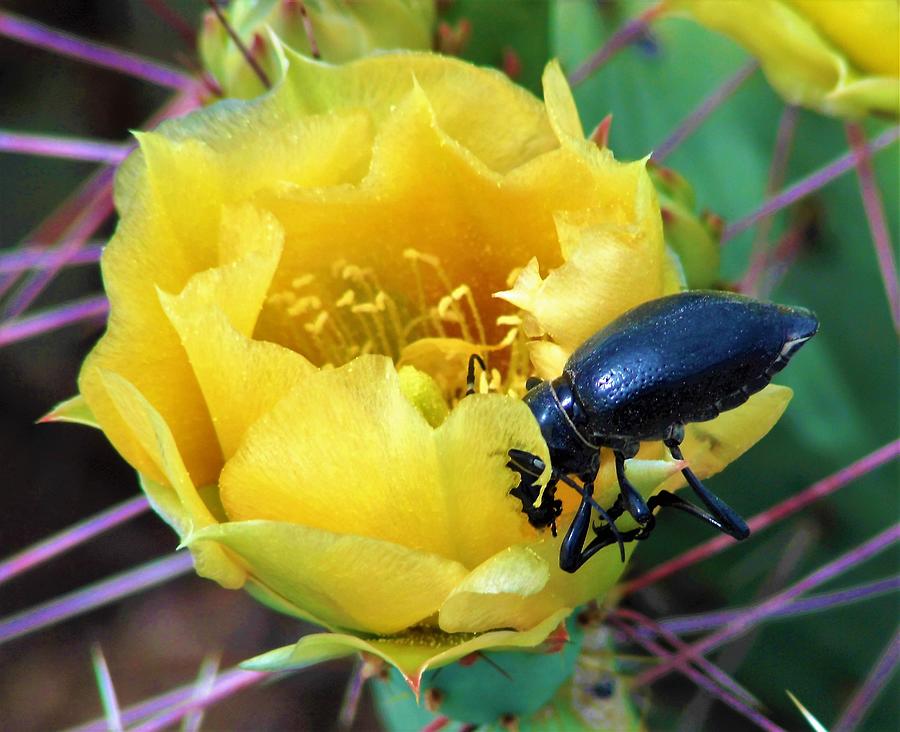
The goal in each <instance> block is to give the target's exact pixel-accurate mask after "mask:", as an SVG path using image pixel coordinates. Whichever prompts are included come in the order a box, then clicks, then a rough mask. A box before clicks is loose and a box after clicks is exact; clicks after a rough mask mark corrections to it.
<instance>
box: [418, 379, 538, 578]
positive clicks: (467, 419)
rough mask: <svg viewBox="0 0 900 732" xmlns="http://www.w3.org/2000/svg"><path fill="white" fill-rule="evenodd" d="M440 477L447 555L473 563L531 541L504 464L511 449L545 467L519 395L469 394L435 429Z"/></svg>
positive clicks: (515, 478)
mask: <svg viewBox="0 0 900 732" xmlns="http://www.w3.org/2000/svg"><path fill="white" fill-rule="evenodd" d="M434 443H435V446H436V450H437V457H438V465H439V475H440V479H441V490H442V494H441V496H440V500H441V507H440V509H439V510H440V512H441V513H442V514H443V516H444V519H445V521H446V523H447V527H448V528H447V533H448V536H449V537H451V542H452V544H451V546H452V548H451V550H450V553H449V554H448V556H451V557H454V558H457V559H458V560H459V561H460V562H462V563H463V564H465V565H466V566H467V567H476V566H478V565H479V564H481V563H482V562H483V561H485V560H486V559H488V558H489V557H491V556H493V555H494V554H496V553H497V552H499V551H502V550H503V549H504V548H506V547H508V546H511V545H514V544H518V543H521V542H523V541H529V540H532V539H533V537H534V529H532V528H531V527H530V526H529V524H528V521H527V519H526V517H525V514H523V513H522V504H521V503H520V502H519V500H518V499H516V498H514V497H512V496H510V495H508V494H509V491H510V490H512V489H513V488H514V487H515V486H516V485H517V484H518V481H519V476H518V474H516V473H514V472H513V471H512V470H510V469H509V468H507V467H506V463H507V461H508V459H509V458H508V456H507V453H508V451H509V450H510V449H511V448H517V449H520V450H525V451H527V452H530V453H532V454H534V455H537V456H538V457H539V458H541V459H542V460H543V461H544V463H545V465H548V466H549V465H550V456H549V454H548V452H547V445H546V443H545V442H544V440H543V439H542V438H541V433H540V430H539V428H538V425H537V422H536V421H535V419H534V415H532V413H531V410H529V409H528V407H527V406H526V405H525V403H524V402H522V401H521V400H520V399H514V398H513V397H507V396H501V395H499V394H473V395H471V396H468V397H466V398H465V399H463V400H462V401H461V402H460V403H459V404H458V405H457V406H456V408H455V409H454V410H453V411H452V412H451V413H450V416H449V417H448V418H447V419H446V420H445V421H444V423H443V424H442V425H441V426H440V427H439V428H438V429H437V430H435V433H434Z"/></svg>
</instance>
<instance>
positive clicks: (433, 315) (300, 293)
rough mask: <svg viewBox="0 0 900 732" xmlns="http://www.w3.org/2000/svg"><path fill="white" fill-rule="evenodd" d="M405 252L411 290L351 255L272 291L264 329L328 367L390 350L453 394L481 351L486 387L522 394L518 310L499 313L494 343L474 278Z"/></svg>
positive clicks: (523, 358)
mask: <svg viewBox="0 0 900 732" xmlns="http://www.w3.org/2000/svg"><path fill="white" fill-rule="evenodd" d="M403 259H404V266H406V267H408V268H409V284H410V286H409V288H408V290H407V291H405V292H397V291H389V290H387V289H386V288H384V287H382V285H381V283H380V281H379V277H378V273H377V272H376V271H375V270H374V269H372V268H371V267H360V266H358V265H356V264H353V263H351V262H347V261H345V260H336V261H334V262H333V263H332V264H331V266H330V267H329V268H328V270H326V272H325V273H324V274H322V273H317V274H312V273H307V274H303V275H301V276H298V277H295V278H294V279H293V280H292V281H291V283H290V287H289V288H286V289H283V290H281V291H278V292H274V293H272V294H270V295H269V297H268V298H267V300H266V304H265V306H264V312H263V317H262V318H261V319H260V320H261V323H262V327H261V330H262V331H263V332H261V333H258V334H257V335H258V336H261V337H263V338H266V339H267V340H273V341H275V342H278V343H280V344H282V345H284V346H287V347H288V348H291V349H292V350H295V351H297V352H298V353H301V354H303V355H304V356H305V357H306V358H308V359H309V360H310V361H312V362H313V363H315V364H316V365H318V366H320V367H323V368H327V367H333V366H339V365H341V364H344V363H347V362H348V361H351V360H352V359H354V358H356V357H357V356H360V355H363V354H368V353H381V354H385V355H387V356H390V357H391V358H392V359H393V360H394V361H395V362H397V363H411V364H412V365H414V366H417V367H419V368H420V369H421V370H424V371H427V372H429V373H430V374H431V376H433V377H435V378H436V379H437V381H438V383H440V384H442V385H443V386H445V387H447V391H448V394H447V396H448V397H450V398H455V397H456V396H458V395H457V394H456V392H458V391H459V388H460V387H461V386H462V385H463V384H464V381H465V365H466V362H467V360H468V357H469V355H471V354H472V353H479V354H481V355H482V356H483V357H484V358H485V360H487V361H489V362H490V364H491V365H492V366H493V368H491V369H489V372H488V373H487V374H486V375H484V376H482V378H481V381H480V384H479V389H480V390H481V391H484V390H489V391H501V392H507V391H511V390H512V391H516V392H518V393H521V386H522V384H524V380H525V377H526V376H527V375H528V370H527V369H528V353H527V347H526V345H525V337H524V335H523V334H522V332H521V331H522V329H521V327H520V326H521V321H520V319H519V317H518V316H516V315H512V314H510V315H502V316H500V317H498V318H497V323H496V324H497V326H499V328H500V333H501V334H502V338H501V340H500V342H499V343H495V344H490V343H488V336H487V332H486V330H485V322H484V319H483V318H482V316H481V313H480V311H479V306H478V298H477V297H476V293H474V292H473V291H472V289H471V288H470V287H469V286H468V285H467V284H465V283H459V284H455V283H453V282H452V281H451V280H450V277H449V276H448V275H447V272H446V270H445V269H444V267H443V266H442V265H441V262H440V259H439V258H438V257H436V256H434V255H431V254H426V253H423V252H420V251H417V250H415V249H406V250H405V251H404V252H403ZM427 293H439V294H438V295H437V296H435V295H434V294H431V295H429V294H427ZM440 354H442V355H443V358H438V357H437V356H438V355H440ZM429 355H430V356H434V357H428V356H429ZM423 362H424V363H423ZM442 362H443V363H442ZM436 371H437V372H439V373H435V372H436ZM451 371H452V372H453V373H450V372H451Z"/></svg>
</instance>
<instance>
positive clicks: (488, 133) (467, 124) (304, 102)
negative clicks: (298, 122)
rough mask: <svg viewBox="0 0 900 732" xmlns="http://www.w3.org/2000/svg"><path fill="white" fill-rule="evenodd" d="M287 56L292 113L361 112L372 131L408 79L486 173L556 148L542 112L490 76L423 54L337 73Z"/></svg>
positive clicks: (373, 60) (372, 60)
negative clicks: (370, 122)
mask: <svg viewBox="0 0 900 732" xmlns="http://www.w3.org/2000/svg"><path fill="white" fill-rule="evenodd" d="M287 56H288V59H289V61H290V69H289V70H288V73H287V81H286V84H285V86H286V88H287V89H286V91H287V90H288V89H289V90H291V91H292V92H293V95H294V96H293V104H294V110H293V111H294V113H295V114H300V113H304V114H320V113H323V112H335V111H336V112H342V111H345V110H347V109H366V110H368V111H369V113H370V114H371V115H372V117H373V118H374V120H375V122H376V125H379V124H380V123H381V121H382V120H383V119H385V118H386V117H388V115H389V114H393V113H394V112H395V110H394V109H393V108H392V107H393V106H394V105H396V104H397V103H398V102H399V101H400V100H401V99H403V98H404V97H405V96H406V95H407V94H408V93H409V92H410V90H411V88H412V86H413V78H415V80H416V82H417V83H418V84H420V85H421V87H422V89H423V90H424V91H425V94H426V95H427V96H428V98H430V99H432V100H433V102H434V106H435V108H436V109H437V110H438V115H439V116H438V123H439V125H440V127H441V129H442V130H444V131H445V132H446V133H447V135H448V136H449V137H450V138H452V139H453V140H455V141H456V142H458V143H459V144H460V145H462V146H463V147H465V148H466V149H467V150H469V151H471V152H472V153H473V154H474V155H475V156H476V157H478V159H479V160H481V161H483V162H484V163H485V164H486V165H488V166H489V167H490V168H491V169H493V170H496V171H498V172H504V171H506V170H509V169H511V168H512V167H514V166H516V165H518V164H520V163H521V162H522V161H523V160H528V159H530V158H532V157H534V156H535V155H539V154H540V153H542V152H545V151H547V150H550V149H553V148H554V147H556V144H557V143H556V139H555V137H554V135H553V133H552V131H551V130H550V126H549V124H548V123H547V116H546V113H545V111H544V108H543V105H541V103H540V102H539V101H538V100H537V99H535V98H534V97H533V96H532V95H531V94H529V93H528V92H526V91H525V90H524V89H522V88H521V87H519V86H516V85H515V84H510V83H509V80H508V79H507V78H506V77H505V75H503V74H502V73H500V72H498V71H495V70H493V69H486V68H477V67H474V66H471V65H469V64H466V63H464V62H462V61H457V60H456V59H452V58H449V57H446V56H437V55H433V54H422V53H395V54H390V55H380V56H372V57H369V58H365V59H361V60H359V61H355V62H353V63H349V64H343V65H340V66H328V65H325V64H321V63H319V62H316V61H313V60H311V59H308V58H305V57H302V56H300V55H298V54H295V53H293V52H291V51H290V50H288V51H287ZM372 79H378V83H377V84H373V83H372Z"/></svg>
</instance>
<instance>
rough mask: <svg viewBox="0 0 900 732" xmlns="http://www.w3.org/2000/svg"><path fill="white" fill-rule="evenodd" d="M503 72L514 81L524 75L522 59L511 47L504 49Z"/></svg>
mask: <svg viewBox="0 0 900 732" xmlns="http://www.w3.org/2000/svg"><path fill="white" fill-rule="evenodd" d="M503 71H504V72H506V75H507V76H508V77H509V78H510V79H513V80H515V79H518V78H519V77H520V76H521V75H522V59H521V58H520V57H519V54H517V53H516V52H515V51H514V50H513V49H512V48H511V47H509V46H507V47H506V48H504V49H503Z"/></svg>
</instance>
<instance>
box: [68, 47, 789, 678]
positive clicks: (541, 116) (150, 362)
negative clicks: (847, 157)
mask: <svg viewBox="0 0 900 732" xmlns="http://www.w3.org/2000/svg"><path fill="white" fill-rule="evenodd" d="M280 53H281V54H282V57H283V58H284V59H285V61H286V67H285V69H284V74H283V77H282V81H281V82H280V83H279V84H278V85H277V87H276V88H275V89H273V91H272V92H271V93H269V94H267V95H266V96H263V97H261V98H259V99H257V100H254V101H252V102H229V103H225V104H222V105H215V106H212V107H210V108H208V109H206V110H203V111H200V112H197V113H194V114H192V115H190V116H188V117H185V118H182V119H179V120H173V121H170V122H167V123H165V124H164V125H162V126H161V127H160V129H159V130H158V131H155V132H152V133H141V134H139V135H138V142H139V150H138V151H137V152H136V153H134V154H133V155H132V156H131V158H129V160H128V161H127V162H126V164H125V165H124V167H123V168H122V170H121V172H120V173H119V176H118V179H117V187H116V203H117V206H118V209H119V212H120V215H121V220H120V222H119V226H118V229H117V231H116V233H115V235H114V237H113V239H112V240H111V242H110V243H109V246H108V247H107V249H106V251H105V252H104V255H103V261H102V269H103V277H104V282H105V285H106V289H107V292H108V295H109V299H110V306H111V311H110V319H109V326H108V329H107V332H106V334H105V335H104V336H103V338H102V339H101V340H100V342H99V343H98V344H97V346H96V347H95V348H94V350H93V352H92V353H91V354H90V356H89V357H88V359H87V361H86V362H85V364H84V366H83V369H82V372H81V375H80V379H79V387H80V392H81V396H80V397H76V398H75V399H74V400H70V401H69V402H67V403H66V404H65V405H62V406H61V407H60V408H59V409H58V410H57V412H56V413H55V417H56V418H58V419H67V418H69V419H72V420H75V421H80V422H82V423H84V422H89V421H91V420H94V421H95V422H96V424H97V425H99V427H100V428H102V429H103V431H104V432H105V433H106V435H107V436H108V437H109V439H110V440H111V442H112V443H113V444H114V445H115V447H116V448H117V449H118V450H119V452H120V453H121V454H122V455H123V456H124V457H125V459H126V460H128V461H129V462H130V463H131V464H132V465H133V466H134V467H135V468H136V469H137V471H138V472H139V473H140V476H141V482H142V485H143V488H144V490H145V491H146V493H147V495H148V497H149V499H150V501H151V502H152V504H153V506H154V507H155V509H156V510H157V511H158V512H159V513H160V514H161V515H162V516H163V517H164V518H165V519H166V520H167V521H168V522H169V523H170V524H171V525H172V526H173V528H174V529H175V530H176V531H177V532H178V534H179V536H180V537H181V541H182V544H183V545H184V546H186V547H187V548H188V549H189V550H190V551H191V553H192V554H193V557H194V560H195V565H196V569H197V572H198V573H199V574H201V575H203V576H204V577H209V578H211V579H214V580H215V581H217V582H219V583H220V584H221V585H223V586H225V587H229V588H238V587H242V586H246V587H247V589H248V590H250V591H251V592H252V593H253V594H254V595H255V596H257V597H259V598H260V599H261V600H263V601H264V602H267V603H269V604H271V605H273V606H274V607H277V608H279V609H280V610H283V611H285V612H289V613H292V614H294V615H296V616H298V617H302V618H307V619H310V620H313V621H315V622H317V623H319V624H320V625H322V626H324V627H325V628H327V629H329V630H330V631H332V632H330V633H325V634H322V635H317V636H310V637H307V638H304V639H302V640H301V641H300V643H298V644H297V645H296V646H293V647H290V648H287V649H280V650H279V651H275V652H273V654H272V655H269V656H266V657H263V658H261V659H259V660H258V661H257V664H256V665H257V667H260V668H262V667H273V666H283V665H286V664H287V665H290V664H300V663H306V662H310V661H313V660H318V659H322V658H330V657H333V656H335V655H343V654H347V653H353V652H357V651H360V650H363V651H366V652H368V653H372V654H375V655H380V656H382V657H384V658H386V659H387V660H389V661H390V662H391V663H393V664H395V665H396V666H397V667H398V668H400V669H401V670H402V671H403V673H404V674H406V676H407V678H408V679H409V680H410V683H412V684H413V685H415V684H417V683H418V679H419V678H420V677H421V674H422V673H423V672H424V670H425V669H426V668H428V667H433V666H436V665H440V664H445V663H449V662H451V661H453V660H455V659H457V658H461V657H462V656H465V655H468V654H470V653H472V652H474V651H476V650H478V649H482V648H495V647H508V648H515V647H522V646H525V647H533V646H537V645H539V644H541V643H543V642H544V641H545V640H546V639H547V638H548V635H550V634H551V633H552V632H553V631H554V629H556V628H557V627H559V625H560V623H561V621H562V620H563V619H564V618H565V617H566V615H567V614H569V613H570V611H571V609H572V608H574V607H575V606H577V605H579V604H582V603H584V602H586V601H587V600H589V599H592V598H598V597H602V596H603V595H604V594H605V593H606V592H607V591H608V590H609V589H610V588H611V587H612V586H613V584H614V583H615V582H616V580H617V578H618V576H619V575H620V573H621V571H622V568H623V565H622V563H621V562H620V560H619V555H618V549H617V548H616V547H612V548H610V549H606V550H603V551H602V552H600V553H599V554H598V556H597V557H595V558H594V559H592V560H591V561H590V562H588V563H587V564H586V565H585V567H583V568H582V569H581V570H580V571H579V572H578V573H576V574H574V575H572V574H566V573H564V572H562V571H561V570H560V569H559V567H558V555H559V542H560V538H554V537H553V536H551V532H550V531H541V530H537V529H535V528H533V527H532V526H531V525H530V524H529V523H528V521H527V518H526V516H525V515H524V514H523V512H522V504H521V502H520V501H519V500H517V499H516V498H514V497H512V496H510V495H509V491H510V490H511V489H512V488H514V487H515V485H516V483H517V481H518V476H517V475H516V474H515V473H513V472H512V471H511V470H509V469H508V468H507V467H506V462H507V452H508V450H509V449H510V448H518V449H523V450H527V451H529V452H532V453H534V454H536V455H539V456H541V457H542V458H544V459H545V460H546V459H547V448H546V445H545V444H544V443H543V441H542V439H541V435H540V431H539V429H538V426H537V423H536V421H535V419H534V417H533V416H532V414H531V412H530V411H529V409H528V408H527V407H526V405H525V404H524V402H523V401H522V400H521V398H520V397H521V396H522V394H523V392H524V381H525V378H526V376H528V375H529V374H530V373H533V372H535V371H536V372H538V373H541V374H549V373H552V371H553V369H555V368H558V365H559V361H560V359H563V358H565V354H566V353H568V352H569V351H570V350H571V349H572V348H573V347H575V346H576V345H577V344H578V343H579V342H580V341H581V340H583V339H584V338H585V337H586V336H587V335H589V334H591V333H592V332H594V331H596V330H597V329H598V328H600V327H601V326H603V325H604V324H606V323H608V322H609V321H610V320H611V319H612V318H614V317H616V316H618V315H620V314H621V313H622V312H624V311H625V310H627V309H629V308H631V307H632V306H634V305H637V304H639V303H640V302H643V301H645V300H647V299H650V298H654V297H658V296H660V295H662V294H664V293H665V292H667V291H670V290H672V289H677V288H678V287H679V283H678V275H677V271H678V267H677V266H676V264H675V263H674V262H673V260H672V258H671V256H670V255H668V254H667V253H666V250H665V247H664V244H663V237H662V225H661V218H660V212H659V207H658V205H657V202H656V195H655V192H654V188H653V185H652V183H651V182H650V179H649V177H648V175H647V173H646V170H645V165H644V162H643V161H640V162H633V163H620V162H617V161H616V160H614V158H613V156H612V154H611V153H610V152H609V150H606V149H600V148H598V147H597V146H595V145H594V144H593V143H591V142H590V141H588V140H586V139H585V136H584V133H583V131H582V127H581V123H580V121H579V119H578V114H577V111H576V109H575V105H574V102H573V100H572V97H571V93H570V91H569V88H568V86H567V84H566V82H565V79H564V77H563V75H562V72H561V71H560V68H559V66H558V65H557V64H556V63H551V64H550V65H549V66H548V67H547V69H546V72H545V75H544V95H545V103H544V104H542V103H541V102H540V101H539V100H538V99H536V98H534V97H533V96H532V95H531V94H529V93H528V92H526V91H524V90H523V89H521V88H519V87H517V86H515V85H514V84H513V83H512V82H510V81H509V80H508V79H507V78H506V77H505V76H503V75H502V74H500V73H499V72H495V71H491V70H486V69H480V68H476V67H474V66H471V65H469V64H466V63H464V62H461V61H458V60H454V59H450V58H445V57H440V56H435V55H430V54H417V53H397V54H385V55H380V56H374V57H371V58H367V59H363V60H360V61H357V62H353V63H350V64H347V65H344V66H331V65H328V64H325V63H321V62H316V61H312V60H310V59H308V58H305V57H303V56H300V55H298V54H294V53H292V52H290V51H288V50H285V49H282V50H281V51H280ZM472 353H480V354H482V355H483V356H484V357H485V358H486V359H487V361H488V364H489V366H490V369H489V372H488V373H487V374H485V375H484V376H483V378H482V381H481V385H480V392H481V393H478V394H474V395H471V396H465V397H464V392H465V367H466V362H467V359H468V357H469V355H470V354H472ZM787 394H788V391H787V390H786V389H780V388H777V387H770V388H769V389H767V390H766V391H763V392H761V393H760V394H759V395H757V396H756V397H754V398H753V399H752V400H751V401H750V402H749V403H748V404H747V405H745V406H744V407H741V408H739V409H737V410H734V411H733V412H730V413H728V414H727V415H724V416H723V418H721V419H720V420H717V421H714V422H711V423H708V424H705V425H703V431H700V430H695V431H692V432H691V433H690V434H689V438H688V439H689V440H692V443H691V447H692V451H691V452H690V453H689V456H690V458H691V460H692V461H696V465H697V466H698V472H699V473H700V474H701V475H709V474H711V473H712V472H716V471H717V470H719V469H721V467H723V466H724V464H726V463H727V462H728V461H730V460H731V459H733V458H734V457H736V455H737V454H739V453H740V452H742V451H743V450H744V449H746V448H747V447H749V445H751V444H752V443H753V442H755V441H756V440H757V439H758V438H759V437H761V436H762V435H763V434H765V432H767V431H768V429H769V428H770V427H771V426H772V424H773V423H774V421H775V420H776V419H777V418H778V416H779V415H780V413H781V411H782V410H783V408H784V405H785V404H786V401H787ZM91 415H92V416H91ZM742 415H743V416H742ZM641 458H642V459H636V460H633V461H631V462H630V463H629V475H630V477H631V479H632V481H633V482H634V483H635V484H636V485H637V486H638V487H639V489H641V490H642V491H643V492H644V493H645V494H646V495H649V494H650V493H651V492H652V491H653V490H655V489H656V488H657V487H658V486H659V485H661V484H662V483H663V482H664V481H670V480H677V475H676V474H677V468H678V466H679V465H680V463H676V462H674V461H672V460H665V459H662V456H661V455H660V454H649V453H648V454H647V455H646V456H641ZM599 483H600V484H602V485H601V486H600V487H599V488H598V496H600V497H601V498H602V500H605V501H608V502H609V503H612V501H613V499H614V497H615V494H616V488H615V477H614V475H613V474H612V473H611V472H610V471H609V466H606V467H605V468H604V472H603V473H602V475H601V480H600V481H599ZM565 498H566V501H567V510H568V511H571V509H572V508H574V505H575V499H577V494H575V493H574V492H573V494H572V496H566V497H565ZM570 515H571V514H570V513H567V514H564V515H563V517H562V518H561V523H562V526H563V527H565V526H567V525H568V521H569V518H570ZM630 549H631V547H629V550H630Z"/></svg>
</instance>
